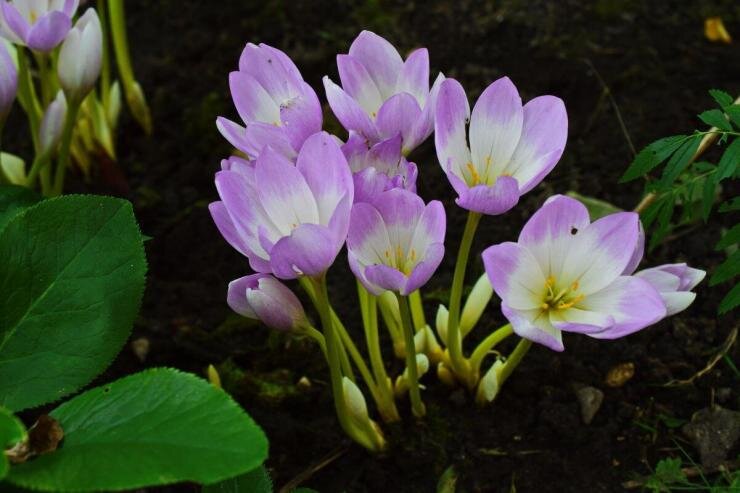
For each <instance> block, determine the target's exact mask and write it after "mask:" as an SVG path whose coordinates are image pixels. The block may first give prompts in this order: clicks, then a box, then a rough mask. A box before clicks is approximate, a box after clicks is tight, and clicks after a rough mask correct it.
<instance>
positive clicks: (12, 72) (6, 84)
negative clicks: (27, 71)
mask: <svg viewBox="0 0 740 493" xmlns="http://www.w3.org/2000/svg"><path fill="white" fill-rule="evenodd" d="M11 49H13V48H12V47H11ZM17 90H18V69H17V68H16V66H15V62H14V61H13V57H12V56H11V54H10V52H9V51H8V49H7V48H6V47H5V43H4V42H3V41H2V40H0V126H2V125H3V123H5V118H7V116H8V113H10V108H11V107H12V106H13V101H15V94H16V92H17Z"/></svg>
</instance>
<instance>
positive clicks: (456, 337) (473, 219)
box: [447, 212, 481, 378]
mask: <svg viewBox="0 0 740 493" xmlns="http://www.w3.org/2000/svg"><path fill="white" fill-rule="evenodd" d="M480 219H481V214H479V213H477V212H469V213H468V220H467V222H466V223H465V231H464V232H463V237H462V240H461V242H460V249H459V251H458V253H457V261H456V262H455V273H454V275H453V277H452V288H451V289H450V310H449V315H448V319H447V348H448V350H449V353H450V363H451V364H452V368H453V370H455V372H456V373H457V374H458V375H460V376H461V377H463V378H465V377H467V374H468V371H469V367H468V363H467V361H466V360H465V356H464V355H463V350H462V337H461V336H460V306H461V303H462V291H463V284H464V282H465V270H466V269H467V267H468V256H469V255H470V248H471V246H472V245H473V238H474V237H475V230H476V229H477V228H478V223H479V222H480Z"/></svg>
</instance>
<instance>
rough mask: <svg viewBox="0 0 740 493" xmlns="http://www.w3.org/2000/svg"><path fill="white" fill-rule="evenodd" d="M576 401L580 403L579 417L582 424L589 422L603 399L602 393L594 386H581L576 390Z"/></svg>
mask: <svg viewBox="0 0 740 493" xmlns="http://www.w3.org/2000/svg"><path fill="white" fill-rule="evenodd" d="M576 396H577V397H578V402H579V403H580V405H581V419H583V423H584V424H587V425H588V424H591V421H593V419H594V416H596V413H597V412H598V410H599V408H600V407H601V403H602V402H603V401H604V393H603V392H602V391H600V390H599V389H597V388H595V387H581V388H580V389H578V391H577V392H576Z"/></svg>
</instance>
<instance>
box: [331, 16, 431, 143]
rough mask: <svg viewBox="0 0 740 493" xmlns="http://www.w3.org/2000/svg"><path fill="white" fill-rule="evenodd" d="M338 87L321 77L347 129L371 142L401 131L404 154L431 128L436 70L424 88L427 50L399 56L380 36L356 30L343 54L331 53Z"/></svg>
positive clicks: (423, 49)
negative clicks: (334, 56)
mask: <svg viewBox="0 0 740 493" xmlns="http://www.w3.org/2000/svg"><path fill="white" fill-rule="evenodd" d="M337 67H338V68H339V79H340V80H341V82H342V87H339V86H338V85H336V84H335V83H334V82H332V81H331V80H330V79H329V78H328V77H324V88H325V89H326V98H327V99H328V100H329V106H331V109H332V111H333V112H334V115H336V117H337V119H338V120H339V121H340V123H341V124H342V126H344V128H345V129H347V131H349V132H355V133H358V134H360V135H362V136H363V137H365V138H366V139H367V140H368V141H370V143H371V144H376V143H378V142H380V141H383V140H386V139H390V138H393V137H396V136H397V135H399V134H400V135H401V137H402V138H403V146H402V149H403V153H404V155H406V154H408V153H409V152H411V151H412V150H414V149H415V148H416V147H417V146H418V145H419V144H421V143H422V142H424V140H426V138H427V137H429V135H430V134H431V133H432V130H434V100H435V95H436V92H437V89H438V87H439V84H440V83H441V81H442V80H443V79H444V77H443V76H442V74H440V75H439V76H438V77H437V80H436V81H435V83H434V86H433V87H432V90H431V92H430V90H429V52H428V51H427V49H426V48H419V49H417V50H415V51H413V52H412V53H411V54H410V55H409V56H408V58H407V59H406V61H405V62H404V61H403V59H402V58H401V55H399V54H398V51H397V50H396V49H395V48H394V47H393V45H392V44H390V43H389V42H388V41H387V40H385V39H384V38H382V37H380V36H378V35H377V34H375V33H372V32H370V31H362V32H361V33H360V34H359V35H358V36H357V38H355V40H354V41H353V42H352V45H351V46H350V48H349V54H347V55H337Z"/></svg>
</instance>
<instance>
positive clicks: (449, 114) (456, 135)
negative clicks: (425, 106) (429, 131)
mask: <svg viewBox="0 0 740 493" xmlns="http://www.w3.org/2000/svg"><path fill="white" fill-rule="evenodd" d="M469 117H470V106H469V104H468V98H467V96H465V90H464V89H463V87H462V86H461V85H460V83H459V82H458V81H456V80H455V79H445V80H444V82H442V84H441V86H440V89H439V96H438V97H437V105H436V109H435V117H434V143H435V146H436V148H437V158H438V159H439V164H440V165H442V169H443V170H444V171H445V172H446V173H447V172H452V173H454V174H455V175H457V176H458V177H460V178H462V177H463V171H462V170H463V169H464V168H465V165H466V164H467V163H469V162H470V151H469V150H468V145H467V142H466V139H465V124H466V122H467V120H468V118H469ZM458 193H459V191H458Z"/></svg>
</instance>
